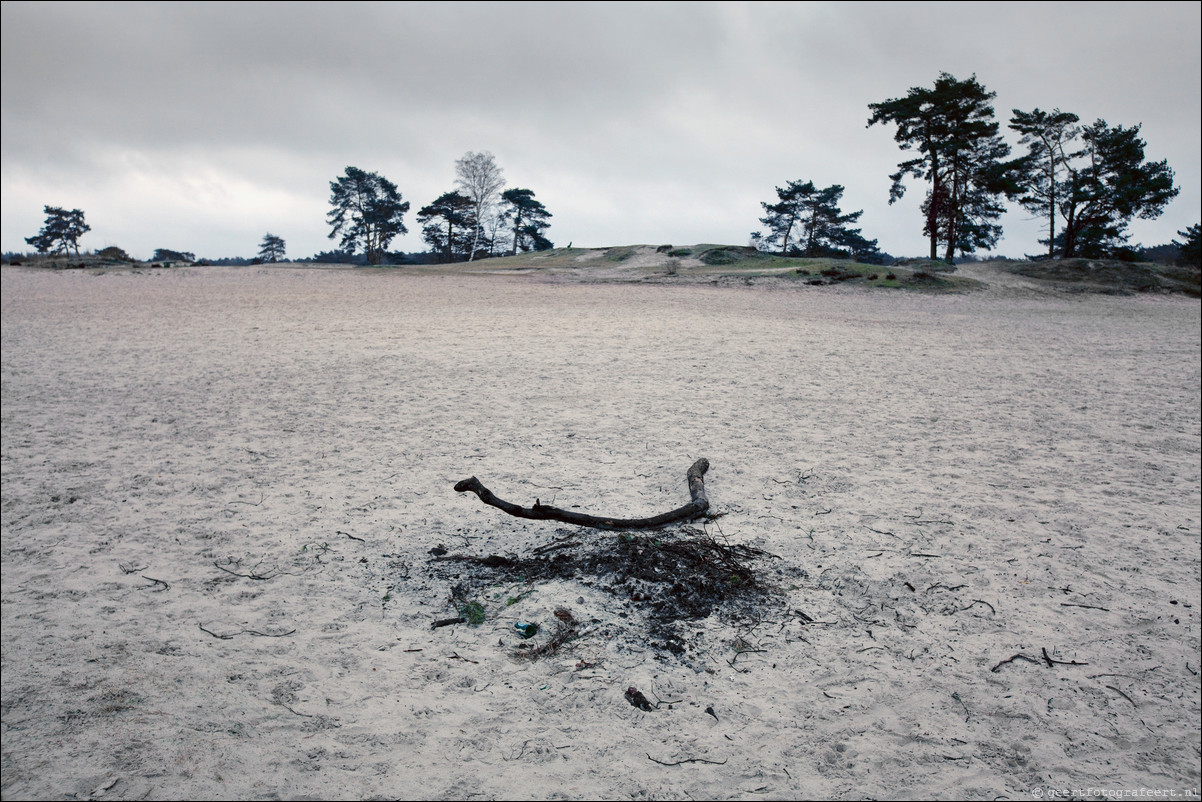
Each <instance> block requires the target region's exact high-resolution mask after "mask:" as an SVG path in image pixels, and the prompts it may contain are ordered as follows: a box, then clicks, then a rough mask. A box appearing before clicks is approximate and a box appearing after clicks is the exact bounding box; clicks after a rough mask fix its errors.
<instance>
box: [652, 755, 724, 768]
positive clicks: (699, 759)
mask: <svg viewBox="0 0 1202 802" xmlns="http://www.w3.org/2000/svg"><path fill="white" fill-rule="evenodd" d="M647 759H648V760H650V761H651V762H652V763H658V764H660V765H661V766H680V765H683V764H685V763H709V764H710V765H711V766H721V765H722V764H723V763H725V762H726V761H725V760H706V759H705V758H703V757H689V758H685V759H684V760H674V761H672V762H666V761H663V760H656V759H655V758H653V757H651V754H650V753H647Z"/></svg>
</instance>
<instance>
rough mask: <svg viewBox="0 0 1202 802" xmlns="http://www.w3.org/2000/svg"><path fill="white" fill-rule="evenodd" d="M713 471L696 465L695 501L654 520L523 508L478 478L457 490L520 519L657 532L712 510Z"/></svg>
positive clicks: (691, 478)
mask: <svg viewBox="0 0 1202 802" xmlns="http://www.w3.org/2000/svg"><path fill="white" fill-rule="evenodd" d="M709 468H710V463H709V460H707V459H705V458H704V457H702V458H701V459H699V460H697V461H696V462H694V463H693V465H692V467H690V468H689V470H688V473H687V474H686V475H687V477H688V482H689V495H690V496H691V497H692V500H691V501H690V502H689V503H688V504H685V505H684V506H683V507H678V508H677V509H674V510H672V511H671V512H665V513H661V514H660V515H653V516H651V517H650V518H611V517H606V516H601V515H586V514H584V513H580V512H572V511H571V510H562V509H560V508H558V507H552V506H549V505H547V504H542V503H540V502H539V501H538V499H535V500H534V506H533V507H522V506H519V505H517V504H513V503H511V502H508V501H504V500H503V499H499V498H497V497H496V496H495V495H493V492H492V491H491V490H489V489H488V488H487V487H485V486H484V485H482V484H481V483H480V480H479V479H477V478H476V477H474V476H473V477H471V478H469V479H464V480H462V481H460V482H457V483H456V484H455V490H456V491H457V492H459V493H465V492H468V491H471V492H472V493H475V494H476V495H477V496H479V498H480V500H481V501H482V502H484V503H485V504H487V505H489V506H490V507H496V508H497V509H499V510H501V511H503V512H507V513H509V514H510V515H513V516H516V517H518V518H531V519H534V520H538V521H560V522H561V523H565V524H576V525H577V526H592V527H596V528H598V529H654V528H656V527H659V526H665V525H667V524H671V523H676V522H677V521H691V520H693V519H694V518H697V517H699V516H700V515H702V514H703V513H704V512H705V511H706V510H708V509H709V506H710V502H709V499H707V498H706V497H705V472H706V471H708V470H709Z"/></svg>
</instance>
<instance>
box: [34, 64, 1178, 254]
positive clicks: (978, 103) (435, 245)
mask: <svg viewBox="0 0 1202 802" xmlns="http://www.w3.org/2000/svg"><path fill="white" fill-rule="evenodd" d="M995 97H996V93H994V92H990V91H987V90H986V89H985V87H984V86H982V85H981V84H980V83H979V82H978V81H977V78H976V76H975V75H973V76H972V77H971V78H969V79H968V80H964V81H961V80H957V79H956V78H955V77H954V76H952V75H950V74H948V73H941V74H940V75H939V78H938V79H937V80H936V81H935V83H934V86H933V87H912V88H911V89H910V90H909V91H908V92H907V94H906V95H905V96H904V97H899V98H893V99H889V100H884V101H881V102H879V103H870V104H868V108H869V110H870V111H871V117H869V119H868V123H867V127H869V128H871V127H872V126H874V125H878V124H879V125H893V126H896V131H895V134H894V140H895V141H896V142H897V143H898V146H899V147H900V148H901V149H902V150H903V151H912V152H914V153H915V156H914V157H913V158H910V159H906V160H904V161H902V162H901V163H899V164H898V166H897V167H898V169H897V172H895V173H893V174H892V175H890V176H889V178H890V180H891V182H892V183H891V186H890V189H889V203H890V204H893V203H896V202H897V201H898V200H900V199H901V198H902V197H903V196H904V195H905V193H906V189H907V186H906V179H917V180H920V181H923V182H925V183H926V185H927V191H926V196H925V198H924V200H923V202H922V206H921V209H922V215H923V218H922V231H923V235H924V236H925V237H926V238H927V239H928V240H929V243H930V258H931V259H944V260H946V261H948V262H951V261H953V260H954V259H955V257H956V254H960V255H961V256H967V255H970V254H973V253H975V252H976V251H978V250H991V249H992V248H993V247H994V246H995V245H996V244H997V243H998V241H999V240H1000V239H1001V236H1002V226H1001V224H1000V222H999V220H1000V218H1001V216H1002V214H1003V212H1004V211H1005V207H1004V205H1003V200H1008V201H1012V202H1016V203H1018V204H1019V205H1020V206H1021V207H1022V208H1023V209H1025V210H1027V211H1029V212H1031V213H1032V214H1034V215H1036V216H1037V217H1038V218H1040V219H1042V220H1043V221H1044V227H1045V232H1046V236H1045V237H1044V238H1042V239H1040V240H1039V242H1040V244H1041V245H1044V246H1046V247H1047V252H1046V258H1055V257H1060V258H1071V257H1078V256H1080V257H1088V258H1098V257H1105V256H1117V257H1120V258H1122V257H1129V256H1131V255H1133V254H1132V252H1131V251H1130V249H1129V248H1127V241H1128V239H1129V236H1130V235H1129V232H1128V226H1129V225H1130V222H1131V221H1132V220H1133V219H1135V218H1140V219H1149V220H1150V219H1154V218H1156V217H1159V216H1160V214H1161V213H1162V212H1163V211H1164V208H1165V206H1166V205H1167V204H1168V203H1169V202H1170V201H1171V200H1173V198H1175V197H1177V195H1178V193H1179V192H1180V189H1179V188H1178V187H1177V186H1176V185H1175V184H1174V180H1173V179H1174V174H1173V171H1172V170H1171V169H1170V168H1169V166H1168V164H1167V163H1166V162H1165V161H1163V160H1162V161H1159V162H1149V161H1148V160H1147V159H1146V156H1145V147H1146V143H1145V142H1144V140H1143V139H1141V138H1140V136H1139V134H1140V126H1139V125H1134V126H1131V127H1124V126H1122V125H1117V126H1112V125H1110V124H1109V123H1107V122H1106V121H1105V120H1103V119H1098V120H1096V121H1095V122H1093V123H1092V124H1089V125H1085V124H1082V123H1081V120H1080V118H1079V117H1078V116H1077V115H1076V114H1073V113H1071V112H1064V111H1061V110H1060V109H1055V110H1053V111H1051V112H1046V111H1043V110H1041V109H1038V108H1036V109H1033V110H1031V111H1022V110H1019V109H1014V110H1013V114H1012V116H1011V118H1010V121H1009V128H1010V129H1011V130H1012V131H1014V132H1015V133H1017V134H1018V135H1019V137H1020V138H1019V145H1020V146H1021V147H1025V149H1026V152H1025V153H1023V154H1022V155H1019V156H1018V157H1015V158H1012V151H1011V147H1010V145H1009V144H1007V143H1006V141H1005V140H1004V139H1003V137H1002V135H1001V133H1000V128H1001V124H1000V123H999V121H998V120H997V119H996V115H995V111H994V108H993V99H994V98H995ZM455 175H456V178H455V183H454V188H453V189H452V190H450V191H448V192H445V193H443V194H441V195H439V196H438V197H437V198H436V199H435V200H434V201H432V202H431V203H430V204H429V205H427V206H424V207H422V208H421V209H420V210H418V212H417V215H416V217H417V222H418V224H420V225H421V232H422V239H423V241H424V242H425V243H426V244H427V245H428V246H429V248H430V254H431V255H432V258H434V259H436V260H437V261H440V262H463V261H468V262H470V261H473V260H475V259H478V258H484V257H492V256H499V255H504V254H511V255H512V254H516V253H518V252H519V251H522V252H526V251H532V250H534V251H537V250H545V249H549V248H551V247H553V243H552V242H551V241H550V240H549V239H548V238H547V236H546V231H547V229H548V228H549V227H550V218H551V217H552V215H551V213H550V212H549V211H548V210H547V209H546V207H545V206H543V204H542V203H541V202H539V201H538V200H537V199H536V198H535V194H534V192H533V191H531V190H529V189H521V188H512V189H505V185H506V182H505V178H504V171H503V170H502V169H501V168H500V167H499V166H498V165H497V162H496V158H495V157H494V156H493V154H492V153H489V152H487V151H486V152H482V153H475V152H468V153H467V154H465V155H464V156H463V158H461V159H458V160H457V161H456V162H455ZM330 191H331V195H330V207H331V209H330V212H329V214H328V215H327V218H326V222H327V223H328V224H329V225H330V226H331V231H330V234H329V237H330V238H331V239H334V238H336V237H341V245H340V247H341V248H342V249H343V250H342V252H335V253H334V254H333V256H337V257H339V261H345V257H346V256H347V255H353V254H354V253H355V252H356V251H362V253H363V255H364V258H365V260H366V261H367V263H368V264H373V265H374V264H380V263H382V262H383V261H384V260H385V258H386V257H389V256H391V255H390V254H388V246H389V244H390V243H391V242H392V240H393V239H395V238H396V237H397V236H400V235H404V234H406V233H408V227H407V226H406V225H405V221H404V216H405V214H406V213H408V212H409V209H410V204H409V202H408V201H406V200H404V198H403V197H402V194H401V192H400V190H398V189H397V186H396V184H394V183H392V182H391V181H389V180H388V179H386V178H384V177H383V176H381V175H380V174H378V173H372V172H367V171H365V170H361V169H359V168H357V167H347V168H346V172H345V174H344V175H342V176H340V177H338V178H337V179H336V180H334V181H331V182H330ZM843 193H844V187H843V186H842V185H839V184H832V185H831V186H828V187H818V186H816V185H815V184H814V182H813V181H803V180H796V181H789V182H787V183H786V185H785V186H784V187H777V188H776V196H777V198H776V201H775V202H767V201H765V202H762V203H761V204H760V205H761V206H762V207H763V210H764V212H765V216H764V217H761V218H759V221H760V223H761V224H762V226H763V228H764V230H762V231H757V232H753V233H752V234H751V243H752V245H754V246H755V247H757V248H759V249H761V250H764V251H771V252H775V253H779V254H781V255H784V256H802V257H819V256H837V257H846V258H853V259H857V260H860V261H866V262H874V261H880V260H882V259H883V258H884V256H885V255H883V254H882V253H881V251H880V250H879V248H878V247H877V241H876V240H875V239H868V238H867V237H865V236H864V235H863V233H862V229H860V228H856V227H854V226H855V225H856V224H857V223H858V222H859V219H860V217H861V216H862V214H863V210H861V211H857V212H844V211H843V210H842V209H840V203H841V200H842V197H843ZM45 211H46V215H47V217H46V225H45V226H44V227H43V229H42V230H41V231H40V232H39V233H38V234H37V235H35V236H33V237H29V238H27V239H26V242H28V243H29V244H30V245H33V246H34V247H35V248H36V249H37V251H38V252H39V253H62V254H64V255H66V254H67V253H68V252H69V251H70V250H72V249H73V250H74V251H75V253H76V255H78V253H79V238H80V237H81V236H82V235H83V234H84V233H85V232H87V231H89V230H90V227H89V226H88V225H87V224H86V223H85V222H84V215H83V212H82V211H80V210H79V209H72V210H70V211H67V210H65V209H61V208H58V207H51V206H46V207H45ZM1178 234H1179V235H1181V236H1182V237H1183V238H1184V239H1185V242H1184V244H1181V243H1174V244H1176V245H1178V247H1179V248H1180V249H1181V250H1182V253H1183V255H1184V257H1185V258H1186V259H1187V260H1190V261H1196V258H1195V257H1193V256H1191V254H1195V253H1196V251H1197V248H1198V226H1197V225H1194V226H1191V227H1190V228H1188V229H1187V230H1185V231H1180V232H1178ZM285 251H286V247H285V242H284V240H283V239H282V238H281V237H278V236H276V235H274V234H271V233H268V234H267V235H266V236H265V237H264V239H263V242H262V244H261V246H260V252H259V257H258V259H259V260H260V261H265V262H275V261H281V260H283V259H284V258H285ZM159 252H163V260H164V261H171V260H174V259H168V257H169V256H170V257H176V256H179V255H180V254H179V252H175V251H165V250H164V249H160V250H159V251H156V257H155V258H156V260H158V259H159V256H158V254H159ZM188 255H189V256H190V255H191V254H188ZM319 256H330V254H319ZM1032 258H1034V257H1032Z"/></svg>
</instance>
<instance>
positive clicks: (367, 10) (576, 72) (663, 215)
mask: <svg viewBox="0 0 1202 802" xmlns="http://www.w3.org/2000/svg"><path fill="white" fill-rule="evenodd" d="M1200 17H1202V4H1200V3H1197V2H1180V3H1155V2H1151V3H1149V2H1140V3H1090V4H1079V3H1056V2H1051V3H1049V2H1038V3H988V2H973V3H904V2H893V3H850V2H849V3H823V2H806V3H800V2H798V3H742V2H739V3H685V2H672V3H656V2H640V3H413V2H409V3H366V4H359V3H351V2H341V3H312V2H303V3H287V2H273V3H253V2H239V3H228V4H224V3H182V2H181V3H116V2H95V3H65V2H56V3H24V2H4V3H3V21H2V22H3V24H2V27H0V35H2V37H3V53H2V56H3V62H2V66H3V71H2V75H0V81H2V85H3V102H2V112H3V124H2V126H0V173H2V176H0V212H2V225H0V247H2V249H3V250H4V251H6V252H8V251H16V252H22V251H28V250H30V247H29V246H28V245H27V244H26V242H25V238H26V237H30V236H33V235H34V234H36V233H37V232H38V230H39V229H40V228H41V226H42V224H43V222H44V220H45V214H44V212H43V207H44V206H47V205H50V206H58V207H63V208H66V209H75V208H78V209H82V210H83V211H84V212H85V214H86V219H87V222H88V224H89V225H91V227H92V230H91V231H90V232H89V233H88V234H87V235H85V236H84V238H83V239H82V241H81V245H82V247H84V248H87V249H100V248H104V247H107V246H110V245H116V246H119V247H122V248H124V249H125V250H126V251H128V252H129V253H131V254H132V255H134V256H137V257H141V258H149V257H150V256H151V254H152V253H153V251H154V249H156V248H170V249H173V250H179V251H191V252H193V253H195V254H197V256H199V257H206V258H221V257H230V256H244V257H250V256H254V255H255V254H256V253H257V252H258V250H259V246H260V244H261V242H262V240H263V237H264V234H266V233H267V232H271V233H274V234H276V235H278V236H281V237H283V238H284V240H285V241H286V243H287V252H288V255H289V256H290V257H295V258H299V257H306V256H311V255H313V254H314V253H317V252H319V251H326V250H330V249H332V248H334V247H336V246H337V245H338V240H337V239H335V240H331V239H329V236H328V235H329V233H330V227H329V225H328V224H327V223H326V215H327V213H328V212H329V210H330V204H329V198H330V182H331V181H334V180H335V179H337V178H338V177H339V176H340V175H342V174H343V173H344V172H345V170H346V168H347V167H348V166H354V167H358V168H360V169H363V170H366V171H369V172H376V173H379V174H381V175H383V176H384V177H385V178H387V179H389V180H390V181H392V182H393V183H395V184H396V185H397V186H398V188H399V189H400V191H401V193H402V195H403V196H404V199H405V200H407V201H409V202H410V203H411V208H410V212H409V213H408V214H407V215H406V216H405V223H406V225H407V226H408V228H409V233H408V234H407V235H405V236H402V237H398V238H397V239H395V240H394V241H393V242H392V244H391V249H392V250H403V251H421V250H425V249H426V247H427V246H426V245H425V243H424V242H423V241H422V239H421V227H420V225H418V224H417V222H416V220H415V217H416V212H417V210H418V209H420V208H421V207H422V206H425V205H427V204H429V203H430V202H431V201H433V200H434V199H435V198H436V197H438V196H439V195H441V194H442V193H444V192H448V191H450V190H452V189H454V184H455V167H454V165H455V161H456V160H457V159H459V158H461V157H462V156H463V155H464V154H466V153H467V152H469V151H475V152H481V151H488V152H491V153H493V154H494V156H495V158H496V161H497V163H498V164H499V165H500V166H501V168H502V169H503V170H504V175H505V179H506V181H507V186H508V187H509V188H515V187H520V188H526V189H530V190H533V192H534V193H535V196H536V197H537V199H538V200H539V201H541V202H542V203H543V204H544V205H545V206H546V208H547V209H548V210H549V211H550V212H551V213H552V215H553V217H552V219H551V228H550V229H549V230H548V232H547V235H548V236H549V238H550V239H551V240H552V241H554V242H555V244H556V245H558V246H566V245H568V244H569V243H571V244H573V245H574V246H576V247H605V246H613V245H632V244H643V243H645V244H656V245H658V244H668V243H671V244H675V245H692V244H698V243H720V244H733V245H744V244H747V242H748V239H749V236H750V234H751V232H753V231H757V230H760V229H761V225H760V223H759V218H760V217H761V216H763V214H764V212H763V209H762V208H761V205H760V204H761V202H764V201H769V202H775V200H776V192H775V188H776V187H780V186H784V185H785V184H786V182H788V181H795V180H803V181H813V182H814V183H815V184H817V185H818V186H820V187H823V186H828V185H831V184H840V185H842V186H843V187H845V192H844V195H843V201H842V209H843V211H845V212H849V211H856V210H861V209H862V210H863V216H862V217H861V218H860V221H859V225H860V226H861V227H862V229H863V233H864V235H865V236H867V237H869V238H875V239H877V240H878V241H879V244H880V247H881V249H882V250H885V251H887V252H889V253H891V254H893V255H895V256H914V255H923V254H925V253H926V252H927V250H928V245H927V242H926V240H925V239H924V237H923V235H922V222H923V221H922V215H921V212H920V209H919V205H920V203H921V201H922V198H923V196H924V194H925V186H924V185H923V184H922V183H921V182H916V181H914V180H911V181H910V182H909V184H908V186H909V191H908V192H907V194H906V196H905V197H904V198H903V199H902V200H901V201H900V202H898V203H896V204H893V205H892V206H891V205H889V203H888V201H889V185H890V180H889V175H890V174H891V173H893V172H894V171H895V170H896V169H897V167H896V165H897V163H898V162H900V161H903V160H904V159H906V158H907V157H908V156H910V155H911V153H909V152H905V151H902V150H900V149H899V148H898V146H897V144H896V143H895V142H894V139H893V135H894V128H893V127H892V126H882V125H875V126H872V127H871V128H869V127H867V125H866V123H867V121H868V117H869V116H870V112H869V109H868V104H870V103H874V102H880V101H884V100H888V99H892V98H898V97H903V96H904V95H905V94H906V93H907V91H908V90H909V89H910V88H911V87H929V86H932V85H933V84H934V81H935V79H936V78H937V77H938V76H939V74H940V73H941V72H948V73H951V74H952V75H954V76H955V77H957V78H959V79H967V78H969V77H970V76H973V75H975V76H976V77H977V80H978V81H979V82H980V83H981V84H983V85H984V86H985V87H986V88H987V89H988V90H989V91H992V92H996V95H997V96H996V98H995V101H994V104H995V108H996V110H997V115H998V118H999V121H1000V122H1001V123H1002V125H1003V129H1002V130H1003V132H1004V133H1005V135H1006V138H1007V140H1008V141H1009V142H1010V143H1011V144H1012V145H1013V146H1015V148H1016V149H1017V141H1018V137H1017V135H1016V134H1014V132H1011V131H1009V130H1007V129H1006V128H1005V123H1006V122H1008V121H1009V119H1010V116H1011V113H1012V110H1013V109H1022V110H1024V111H1029V110H1032V109H1034V108H1036V107H1038V108H1041V109H1044V110H1049V111H1050V110H1052V109H1056V108H1059V109H1061V110H1064V111H1071V112H1074V113H1076V114H1077V115H1079V116H1080V117H1081V119H1082V121H1084V122H1092V121H1093V120H1095V119H1098V118H1101V119H1105V120H1106V121H1107V122H1108V123H1110V124H1111V125H1123V126H1132V125H1141V126H1142V129H1141V136H1142V138H1143V139H1144V140H1145V141H1146V142H1147V149H1146V155H1147V158H1148V159H1149V160H1151V161H1160V160H1162V159H1163V160H1167V162H1168V164H1169V166H1170V167H1171V168H1172V169H1173V170H1174V171H1175V174H1176V182H1177V185H1178V186H1179V187H1180V190H1181V192H1180V195H1179V196H1178V197H1177V198H1176V199H1175V200H1174V201H1173V202H1172V203H1170V204H1169V206H1168V207H1167V208H1166V210H1165V212H1164V214H1163V215H1162V216H1161V217H1159V218H1158V219H1156V220H1152V221H1140V220H1137V221H1135V222H1134V223H1133V224H1132V226H1131V232H1132V237H1131V242H1132V243H1133V244H1135V243H1142V244H1144V245H1156V244H1162V243H1165V242H1168V241H1169V240H1171V239H1174V238H1178V239H1179V237H1178V236H1177V232H1178V231H1179V230H1183V229H1185V228H1186V227H1187V226H1189V225H1192V224H1195V223H1197V222H1199V220H1200V219H1202V186H1200V184H1202V178H1200V173H1202V167H1200V164H1199V162H1200V158H1202V157H1200V153H1202V142H1200V134H1199V131H1200V125H1202V77H1200V76H1202V36H1200V34H1199V31H1202V18H1200ZM1001 222H1002V224H1003V225H1004V226H1005V230H1006V234H1005V236H1004V238H1003V239H1002V241H1001V242H1000V243H999V245H998V247H997V248H996V249H995V251H994V252H995V253H1001V254H1006V255H1009V256H1013V257H1021V256H1022V255H1023V254H1028V253H1039V252H1040V251H1041V250H1042V249H1041V246H1039V245H1038V244H1037V240H1038V238H1039V237H1040V236H1041V225H1042V224H1041V222H1039V221H1035V220H1032V219H1031V216H1030V215H1029V214H1028V213H1027V212H1025V211H1023V210H1022V209H1020V208H1018V207H1017V206H1011V207H1010V210H1009V211H1008V213H1007V214H1006V215H1005V216H1004V217H1003V218H1002V221H1001Z"/></svg>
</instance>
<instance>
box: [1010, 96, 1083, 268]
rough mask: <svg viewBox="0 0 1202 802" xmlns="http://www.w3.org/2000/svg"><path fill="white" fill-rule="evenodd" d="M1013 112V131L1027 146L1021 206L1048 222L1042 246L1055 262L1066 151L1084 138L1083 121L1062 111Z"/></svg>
mask: <svg viewBox="0 0 1202 802" xmlns="http://www.w3.org/2000/svg"><path fill="white" fill-rule="evenodd" d="M1013 111H1014V116H1013V117H1011V118H1010V128H1011V129H1013V130H1014V131H1017V132H1018V133H1020V134H1022V138H1021V139H1019V143H1020V144H1023V145H1026V146H1027V156H1026V158H1025V160H1024V168H1025V170H1024V179H1025V180H1024V184H1025V187H1024V192H1023V194H1022V195H1021V196H1020V197H1019V200H1018V202H1019V204H1020V205H1021V206H1022V207H1023V208H1024V209H1026V210H1027V211H1028V212H1031V213H1032V214H1034V215H1038V216H1040V217H1043V218H1045V219H1046V220H1047V221H1048V237H1047V239H1043V240H1040V241H1039V242H1040V243H1041V244H1043V245H1047V246H1048V258H1052V257H1053V256H1055V255H1056V214H1057V212H1058V211H1059V207H1060V203H1061V195H1060V193H1061V191H1062V187H1063V183H1064V176H1065V175H1066V173H1067V172H1068V170H1069V161H1070V158H1071V154H1070V152H1069V151H1068V150H1066V149H1067V148H1068V147H1069V146H1070V145H1071V143H1072V142H1073V141H1075V140H1076V139H1077V137H1078V136H1080V134H1081V126H1079V125H1077V122H1078V121H1079V120H1080V119H1081V118H1079V117H1078V116H1077V115H1076V114H1073V113H1072V112H1067V111H1061V110H1060V109H1056V110H1054V111H1052V112H1051V113H1050V114H1049V113H1048V112H1046V111H1043V110H1041V109H1035V110H1034V111H1030V112H1026V111H1019V110H1018V109H1014V110H1013Z"/></svg>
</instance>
